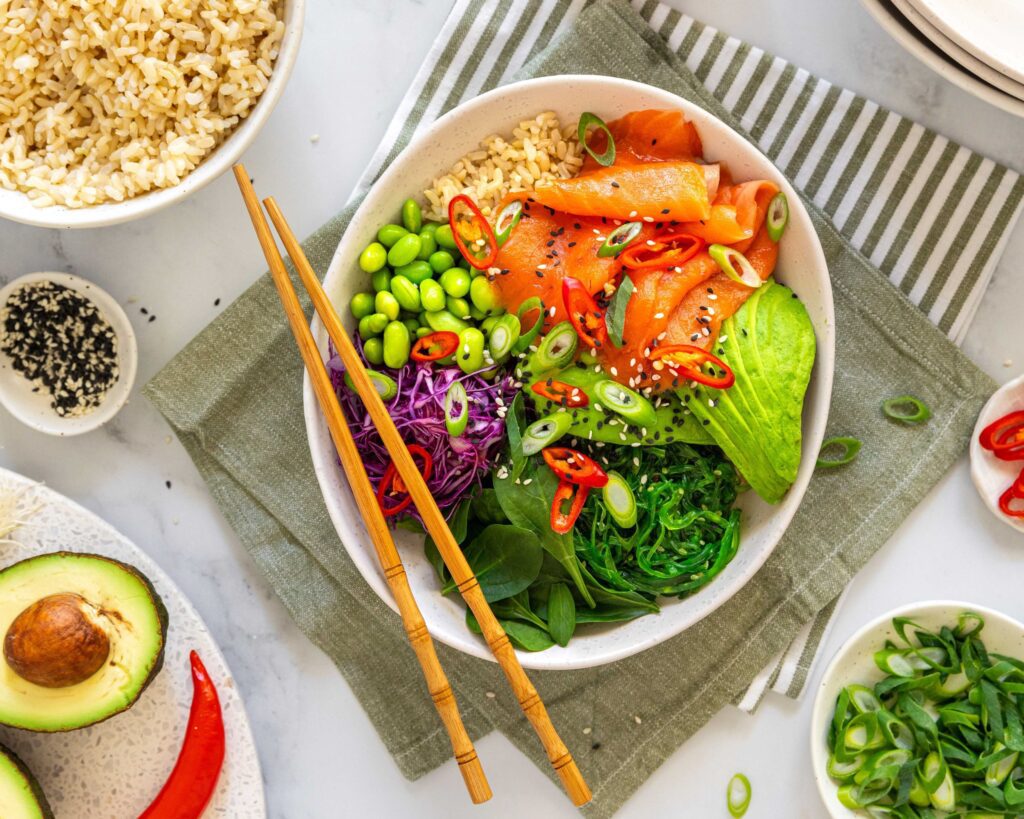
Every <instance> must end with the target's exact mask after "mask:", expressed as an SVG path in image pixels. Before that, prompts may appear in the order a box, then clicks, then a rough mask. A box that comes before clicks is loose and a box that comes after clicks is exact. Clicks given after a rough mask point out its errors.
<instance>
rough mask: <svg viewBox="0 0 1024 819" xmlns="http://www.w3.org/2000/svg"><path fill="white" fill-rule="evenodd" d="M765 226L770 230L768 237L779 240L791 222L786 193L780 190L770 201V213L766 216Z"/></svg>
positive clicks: (774, 240) (775, 240)
mask: <svg viewBox="0 0 1024 819" xmlns="http://www.w3.org/2000/svg"><path fill="white" fill-rule="evenodd" d="M764 224H765V227H766V228H767V230H768V238H769V239H771V240H772V241H773V242H777V241H779V239H781V238H782V234H783V233H785V231H786V225H788V224H789V200H788V199H787V198H786V194H784V193H783V192H782V191H779V192H778V193H777V194H775V196H773V197H772V201H771V202H769V203H768V213H767V215H766V216H765V218H764Z"/></svg>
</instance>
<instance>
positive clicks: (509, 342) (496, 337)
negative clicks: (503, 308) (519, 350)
mask: <svg viewBox="0 0 1024 819" xmlns="http://www.w3.org/2000/svg"><path fill="white" fill-rule="evenodd" d="M520 330H522V326H521V325H520V324H519V319H518V318H517V317H516V316H514V315H513V314H512V313H505V315H503V316H502V317H501V318H499V319H498V320H497V321H496V322H494V326H493V327H492V328H491V332H490V335H489V336H488V338H487V349H488V350H489V351H490V353H491V358H492V359H493V360H494V361H495V363H497V364H500V363H501V362H503V361H504V360H505V359H506V358H508V357H509V356H510V355H511V354H512V348H513V347H515V344H516V342H517V341H519V332H520Z"/></svg>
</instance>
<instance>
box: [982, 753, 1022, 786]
mask: <svg viewBox="0 0 1024 819" xmlns="http://www.w3.org/2000/svg"><path fill="white" fill-rule="evenodd" d="M1003 750H1006V756H1004V757H1003V758H1002V759H999V760H996V761H995V762H993V763H992V764H991V765H989V766H988V767H987V768H986V769H985V784H986V785H991V786H992V787H998V786H1000V785H1002V784H1003V782H1005V781H1006V778H1007V777H1008V776H1009V775H1010V773H1011V772H1012V771H1013V768H1014V766H1015V765H1016V764H1017V757H1018V756H1019V754H1018V752H1017V751H1011V750H1009V749H1006V748H1005V746H1004V745H1003V743H1001V742H997V743H996V744H995V745H993V746H992V751H993V752H994V753H998V752H1000V751H1003Z"/></svg>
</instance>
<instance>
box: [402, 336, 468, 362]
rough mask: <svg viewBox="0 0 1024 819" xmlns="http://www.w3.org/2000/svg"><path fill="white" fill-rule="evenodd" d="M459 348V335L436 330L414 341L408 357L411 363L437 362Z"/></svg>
mask: <svg viewBox="0 0 1024 819" xmlns="http://www.w3.org/2000/svg"><path fill="white" fill-rule="evenodd" d="M458 348H459V334H458V333H453V332H452V331H451V330H438V331H437V332H436V333H427V334H426V335H425V336H423V338H418V339H416V343H415V344H413V345H412V352H410V353H409V357H410V358H411V359H412V360H413V361H439V360H440V359H442V358H447V357H448V356H450V355H452V354H453V353H454V352H455V351H456V350H457V349H458Z"/></svg>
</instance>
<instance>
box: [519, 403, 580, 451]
mask: <svg viewBox="0 0 1024 819" xmlns="http://www.w3.org/2000/svg"><path fill="white" fill-rule="evenodd" d="M571 426H572V414H571V413H568V412H555V413H552V414H551V415H548V416H547V417H545V418H541V419H539V420H537V421H534V422H533V423H532V424H530V425H529V426H528V427H527V428H526V429H524V430H523V438H522V447H523V454H524V455H536V454H537V453H538V452H540V451H541V450H542V449H544V448H545V447H548V446H551V445H552V444H553V443H554V442H555V441H557V440H558V439H559V438H561V437H562V436H563V435H565V433H567V432H568V431H569V427H571Z"/></svg>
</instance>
